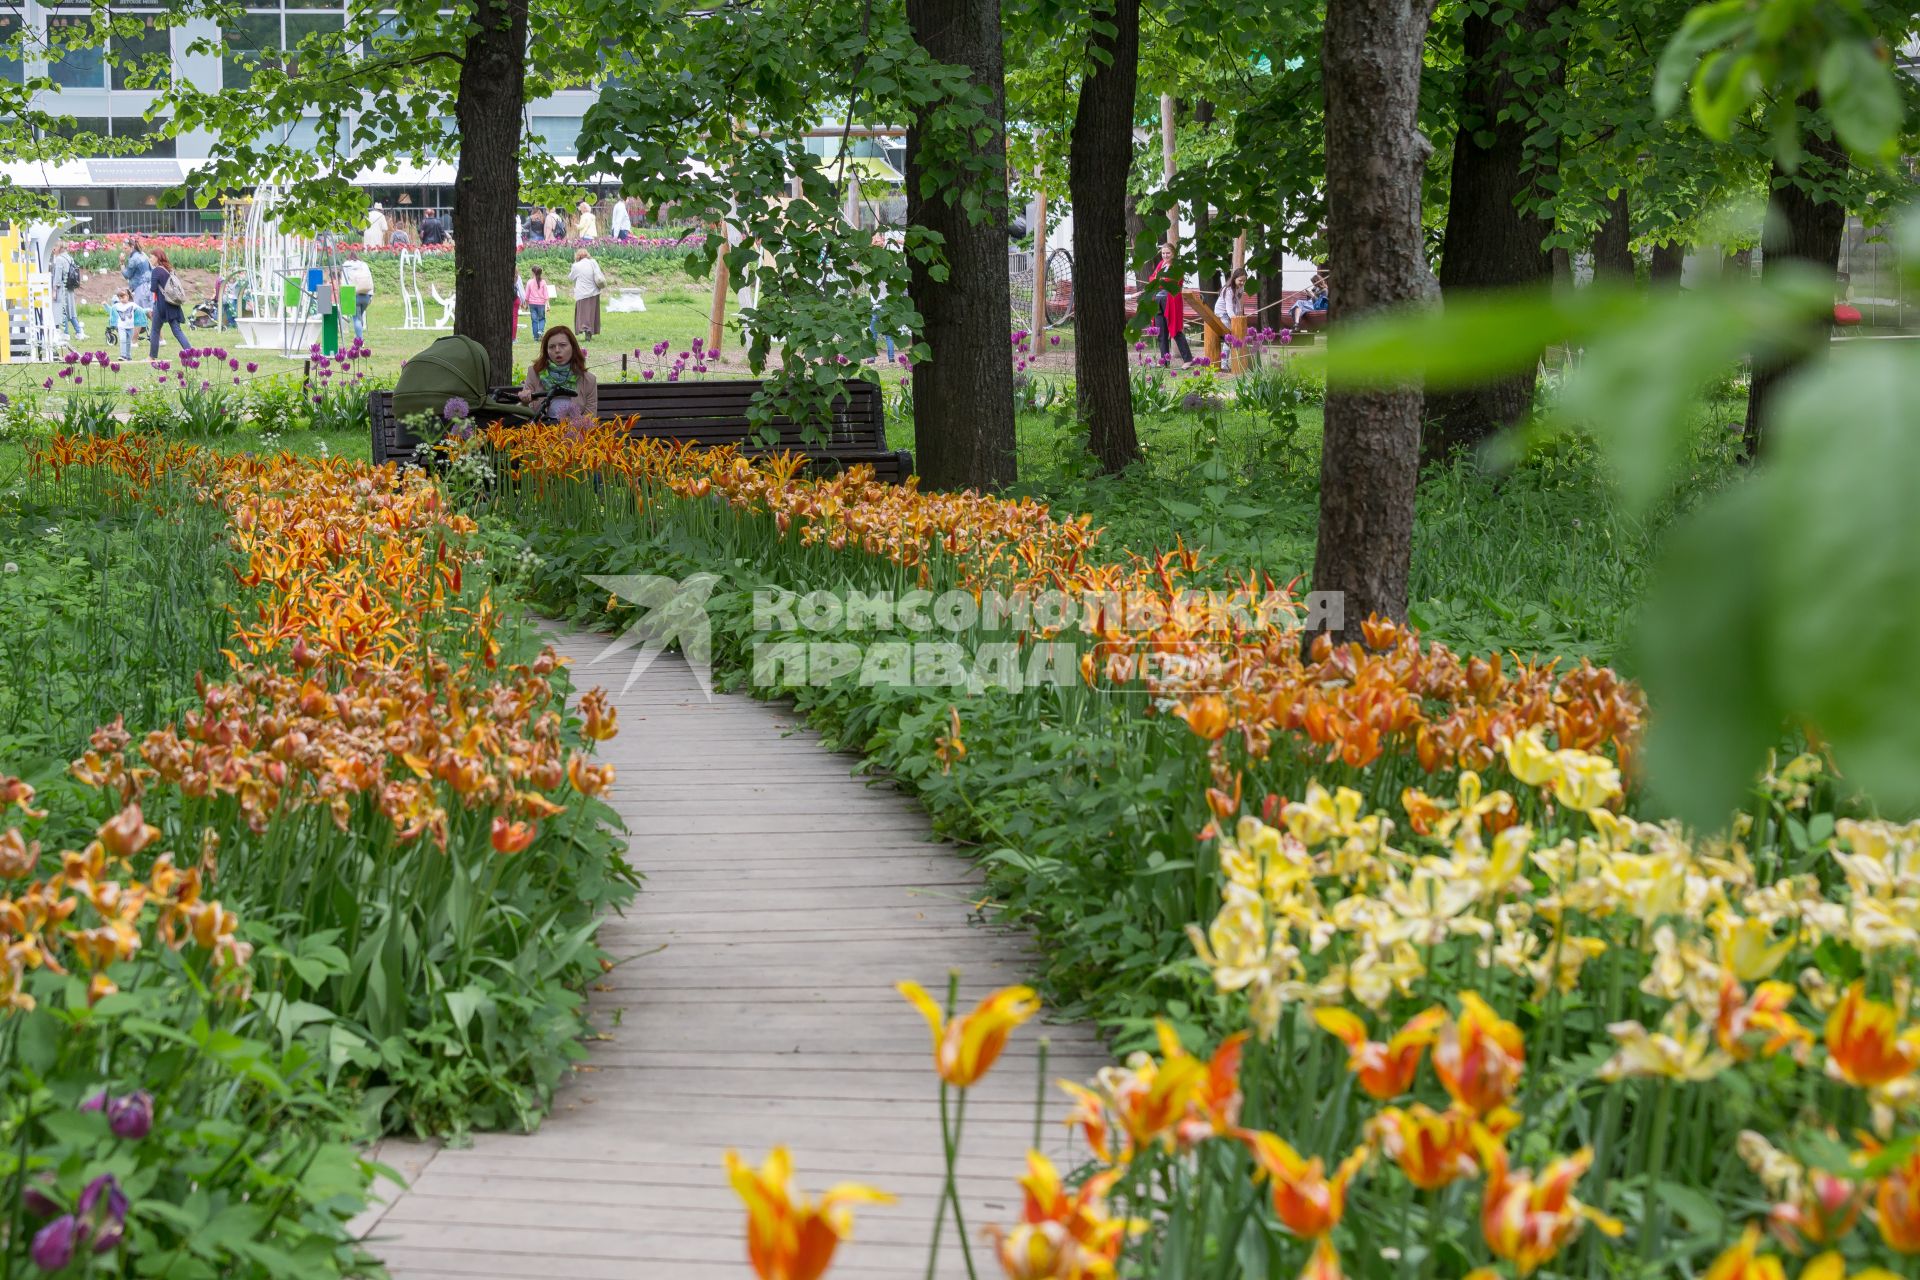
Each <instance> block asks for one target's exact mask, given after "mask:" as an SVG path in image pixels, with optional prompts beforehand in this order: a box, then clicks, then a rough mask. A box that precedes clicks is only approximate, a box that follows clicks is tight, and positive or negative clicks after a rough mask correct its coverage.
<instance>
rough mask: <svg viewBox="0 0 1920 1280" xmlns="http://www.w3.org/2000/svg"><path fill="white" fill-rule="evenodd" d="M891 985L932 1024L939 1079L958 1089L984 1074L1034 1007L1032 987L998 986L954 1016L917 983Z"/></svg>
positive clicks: (1037, 1007)
mask: <svg viewBox="0 0 1920 1280" xmlns="http://www.w3.org/2000/svg"><path fill="white" fill-rule="evenodd" d="M895 990H897V991H899V992H900V994H901V995H903V996H905V997H906V998H907V999H908V1000H909V1001H911V1002H912V1003H913V1007H914V1008H916V1009H918V1010H919V1011H920V1016H921V1017H923V1018H925V1019H926V1020H927V1025H928V1026H929V1027H931V1028H932V1029H933V1060H934V1067H935V1069H936V1070H937V1071H939V1073H940V1078H941V1079H942V1080H944V1081H946V1082H947V1083H948V1084H950V1085H953V1086H954V1087H956V1088H960V1089H965V1088H967V1087H969V1086H971V1085H973V1084H974V1083H976V1082H977V1081H979V1079H980V1078H981V1077H982V1076H984V1075H986V1074H987V1072H988V1071H989V1070H990V1069H991V1068H992V1067H993V1064H994V1062H995V1061H996V1060H998V1059H999V1057H1000V1051H1001V1050H1002V1049H1004V1048H1006V1046H1007V1037H1008V1035H1010V1034H1011V1033H1012V1031H1013V1029H1014V1028H1015V1027H1017V1026H1019V1025H1020V1024H1021V1023H1023V1022H1025V1021H1026V1020H1027V1019H1029V1018H1031V1017H1033V1015H1035V1014H1036V1013H1039V1012H1040V1000H1039V998H1038V997H1037V996H1036V995H1035V994H1034V990H1033V988H1032V987H1023V986H1016V987H1004V988H1002V989H1001V990H999V991H996V992H994V993H993V994H992V995H990V996H988V997H987V998H986V999H984V1000H982V1001H981V1002H980V1003H979V1005H978V1006H976V1007H975V1009H974V1011H973V1012H972V1013H969V1014H966V1015H965V1016H963V1017H956V1018H948V1017H947V1016H946V1014H944V1013H943V1012H942V1011H941V1009H940V1006H939V1005H938V1004H936V1003H934V999H933V997H932V996H930V995H928V994H927V992H926V989H925V988H924V987H922V986H921V985H920V984H919V983H917V982H902V983H898V984H896V986H895Z"/></svg>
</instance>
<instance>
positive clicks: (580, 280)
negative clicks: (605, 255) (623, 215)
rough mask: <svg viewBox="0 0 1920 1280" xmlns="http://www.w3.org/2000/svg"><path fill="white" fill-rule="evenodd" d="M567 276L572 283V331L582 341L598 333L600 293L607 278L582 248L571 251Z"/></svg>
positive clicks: (590, 255)
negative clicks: (571, 263) (570, 265)
mask: <svg viewBox="0 0 1920 1280" xmlns="http://www.w3.org/2000/svg"><path fill="white" fill-rule="evenodd" d="M567 274H568V277H569V278H570V279H571V280H572V282H573V331H574V332H575V333H577V334H579V335H580V337H581V339H582V340H583V341H584V340H585V339H587V338H591V337H593V336H594V335H596V334H598V333H599V332H600V291H601V290H602V289H604V288H606V287H607V277H606V275H605V273H604V272H602V271H601V270H600V264H599V263H597V262H595V261H594V260H593V255H592V254H591V253H589V252H588V251H587V250H585V249H584V248H583V249H575V250H574V251H573V267H572V269H571V270H570V271H569V272H568V273H567Z"/></svg>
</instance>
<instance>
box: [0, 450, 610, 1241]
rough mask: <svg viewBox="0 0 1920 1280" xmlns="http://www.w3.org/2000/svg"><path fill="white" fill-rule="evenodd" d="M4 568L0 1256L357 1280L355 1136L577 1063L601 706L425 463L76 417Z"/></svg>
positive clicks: (601, 859)
mask: <svg viewBox="0 0 1920 1280" xmlns="http://www.w3.org/2000/svg"><path fill="white" fill-rule="evenodd" d="M148 547H155V548H158V549H159V554H157V555H155V556H153V557H152V558H151V559H143V558H142V556H143V555H144V554H146V553H145V550H144V549H145V548H148ZM0 560H4V565H3V566H0V611H4V612H5V614H6V616H7V617H8V619H9V624H10V626H11V627H13V628H16V629H25V630H27V631H28V632H29V633H30V634H31V636H32V643H31V644H30V645H26V646H21V647H20V648H18V649H9V650H8V651H7V652H6V653H5V655H4V656H5V658H6V660H7V667H8V680H9V681H10V682H12V681H16V679H17V683H13V684H11V685H10V687H9V688H8V690H7V691H6V692H5V693H3V694H0V1086H3V1087H0V1187H4V1188H6V1194H5V1197H4V1200H0V1242H4V1248H3V1249H0V1274H5V1275H8V1276H16V1275H18V1276H25V1275H30V1274H33V1275H38V1274H46V1275H83V1274H84V1275H89V1276H106V1275H116V1276H119V1275H127V1276H131V1275H142V1276H169V1277H214V1276H221V1277H228V1276H274V1277H289V1278H291V1277H301V1278H308V1277H324V1276H343V1275H361V1274H367V1267H368V1266H369V1265H370V1260H368V1259H365V1258H363V1257H361V1256H359V1253H358V1250H357V1247H356V1246H355V1245H354V1244H353V1242H352V1241H351V1239H350V1238H349V1236H348V1234H347V1232H346V1229H345V1224H346V1220H347V1219H348V1218H349V1217H351V1216H352V1215H353V1214H354V1213H355V1212H357V1211H358V1210H359V1209H360V1208H361V1207H363V1206H364V1204H365V1203H366V1200H367V1191H368V1186H369V1183H370V1179H371V1176H372V1174H373V1172H374V1168H373V1166H370V1165H369V1164H368V1163H367V1162H366V1161H365V1160H364V1159H363V1158H362V1157H361V1156H360V1155H359V1154H358V1153H357V1150H356V1147H355V1145H354V1144H355V1142H356V1141H357V1140H361V1139H364V1138H367V1137H370V1136H372V1135H374V1134H376V1133H378V1132H380V1131H382V1130H414V1131H419V1132H439V1133H458V1132H460V1131H462V1130H464V1129H467V1128H469V1127H479V1126H487V1127H514V1126H523V1125H528V1124H531V1123H533V1122H534V1121H535V1120H537V1118H538V1116H539V1115H540V1113H541V1111H542V1110H543V1108H544V1106H545V1104H546V1100H547V1098H548V1096H549V1095H550V1092H551V1090H552V1088H553V1086H554V1085H555V1083H556V1082H557V1081H558V1079H559V1078H560V1076H561V1075H562V1074H563V1072H564V1071H565V1070H566V1068H567V1066H568V1064H569V1062H570V1061H572V1060H573V1059H574V1058H576V1057H577V1056H578V1055H579V1053H580V1050H579V1048H578V1045H577V1041H578V1038H579V1034H580V1032H581V1030H582V1026H583V1023H582V1019H581V1015H580V1003H581V994H580V993H581V991H582V990H583V989H584V987H585V985H586V983H587V982H588V981H590V980H591V979H593V978H594V977H596V976H598V975H599V974H600V973H601V971H602V967H603V964H604V963H605V961H604V960H603V956H602V953H601V952H600V950H599V949H598V947H597V946H596V944H595V930H596V927H597V919H598V917H599V915H600V914H601V913H602V912H603V911H604V910H606V909H608V908H611V907H615V906H617V905H619V904H620V903H622V902H624V901H626V900H627V898H628V897H629V896H630V895H631V893H632V891H633V878H632V876H631V873H630V872H629V871H628V869H627V868H626V866H625V864H624V862H623V861H622V858H621V848H622V846H621V844H620V842H619V841H618V840H617V838H616V834H615V830H614V827H615V823H614V820H613V819H612V813H611V810H610V809H608V808H607V807H606V806H605V805H604V804H603V803H602V802H601V801H600V800H598V799H596V798H595V797H596V796H598V795H599V794H600V793H601V792H602V791H604V790H605V788H606V787H607V786H608V785H609V784H610V782H611V778H612V770H611V768H610V767H608V766H604V765H601V764H597V763H595V761H594V759H593V757H592V748H593V746H594V744H595V743H596V742H597V741H600V740H604V739H606V738H608V737H610V736H611V735H612V734H613V733H614V732H615V728H616V726H615V724H614V717H613V714H612V711H611V709H610V708H609V707H608V706H607V705H606V703H605V702H604V700H603V699H602V698H601V697H600V696H599V695H598V694H597V693H589V694H587V695H586V696H584V697H583V698H581V699H580V701H579V712H580V714H579V715H574V714H571V713H570V712H569V711H568V708H567V703H566V693H567V689H568V682H567V676H566V672H565V668H564V666H563V665H562V663H561V662H560V660H559V659H558V658H557V657H556V656H555V655H554V653H553V652H552V651H551V650H547V649H543V648H542V646H541V645H540V644H539V643H538V642H537V641H536V640H535V638H534V637H533V635H532V633H531V632H530V631H529V630H528V629H527V628H525V627H523V626H520V625H519V624H518V623H517V622H516V621H515V619H514V617H513V616H512V614H511V612H510V611H509V610H508V609H506V608H504V607H503V606H502V604H501V602H500V601H498V600H497V599H496V597H495V591H496V590H497V587H496V585H495V580H494V566H493V565H491V564H490V563H489V556H488V544H487V542H486V539H485V536H484V535H483V534H482V533H481V532H480V531H479V530H478V529H477V528H476V526H475V524H474V522H473V520H471V519H470V518H469V517H468V516H466V515H464V514H461V513H458V512H455V511H453V510H451V509H450V508H449V506H448V504H447V502H446V501H445V498H444V495H443V494H442V493H441V492H440V490H439V489H438V488H437V487H436V486H435V485H434V484H432V483H431V482H429V481H427V480H426V479H424V478H422V477H420V476H418V475H417V474H416V475H414V476H412V477H407V478H402V477H397V476H396V475H395V473H394V472H393V471H392V469H391V468H389V469H387V470H385V471H376V470H374V469H373V468H370V467H367V466H364V465H358V464H346V463H339V462H314V461H310V460H301V459H296V458H293V457H290V456H283V457H280V458H274V459H268V458H263V457H254V456H249V455H236V456H222V455H220V454H217V453H214V452H211V451H206V450H201V449H196V448H193V447H190V446H185V445H180V444H173V443H168V442H165V441H163V440H160V439H156V438H153V437H145V436H138V435H135V436H120V437H115V438H94V439H88V440H84V441H81V440H74V439H70V438H56V439H55V440H54V441H53V442H52V443H51V444H50V445H48V446H47V447H45V448H44V449H43V450H42V451H41V452H40V453H39V455H38V456H37V457H36V458H35V459H34V462H33V470H32V472H31V474H30V476H29V478H28V480H27V482H26V484H25V485H24V486H23V488H22V489H20V490H18V491H16V492H14V493H11V494H8V495H5V496H0ZM103 704H104V705H103Z"/></svg>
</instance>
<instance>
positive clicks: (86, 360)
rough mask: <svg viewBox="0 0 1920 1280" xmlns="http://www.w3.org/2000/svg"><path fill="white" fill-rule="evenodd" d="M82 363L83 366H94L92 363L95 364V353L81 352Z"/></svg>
mask: <svg viewBox="0 0 1920 1280" xmlns="http://www.w3.org/2000/svg"><path fill="white" fill-rule="evenodd" d="M80 363H81V364H82V365H90V364H92V363H93V352H91V351H83V352H81V353H80Z"/></svg>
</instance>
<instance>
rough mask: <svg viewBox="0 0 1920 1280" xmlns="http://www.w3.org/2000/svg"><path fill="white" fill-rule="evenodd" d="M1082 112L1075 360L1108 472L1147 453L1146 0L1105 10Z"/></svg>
mask: <svg viewBox="0 0 1920 1280" xmlns="http://www.w3.org/2000/svg"><path fill="white" fill-rule="evenodd" d="M1087 54H1088V66H1087V69H1086V73H1085V76H1084V78H1083V79H1082V80H1081V82H1080V102H1079V107H1078V109H1077V110H1076V111H1075V112H1074V118H1073V149H1072V152H1071V153H1070V154H1069V156H1068V159H1067V187H1068V190H1069V192H1070V193H1071V194H1072V198H1073V274H1074V281H1073V294H1074V300H1073V308H1074V326H1075V335H1074V364H1075V369H1074V371H1075V374H1076V376H1077V384H1078V396H1079V412H1080V421H1081V422H1082V423H1083V424H1084V425H1085V427H1086V430H1087V445H1088V447H1089V448H1090V449H1091V450H1092V451H1093V456H1094V457H1095V458H1097V459H1099V462H1100V465H1101V466H1102V467H1103V468H1105V469H1106V470H1107V471H1120V470H1123V469H1125V468H1126V467H1127V466H1128V465H1129V464H1131V463H1133V462H1134V461H1135V460H1136V459H1138V458H1139V456H1140V438H1139V436H1138V435H1137V434H1136V433H1135V431H1134V426H1133V385H1132V383H1131V382H1130V381H1129V380H1128V369H1127V309H1126V276H1127V261H1128V257H1129V242H1128V238H1127V171H1128V168H1129V167H1130V166H1131V164H1132V160H1133V121H1134V114H1133V106H1134V102H1133V96H1134V89H1135V86H1136V84H1137V81H1138V72H1139V62H1140V0H1113V13H1112V17H1111V19H1108V18H1104V17H1101V18H1096V21H1095V29H1094V34H1093V37H1092V39H1091V40H1089V41H1088V45H1087Z"/></svg>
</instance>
